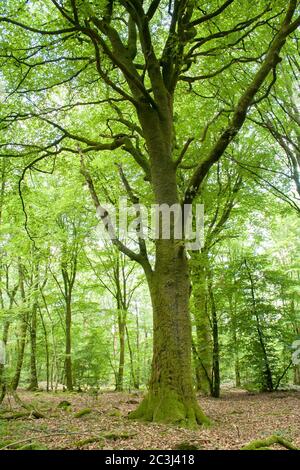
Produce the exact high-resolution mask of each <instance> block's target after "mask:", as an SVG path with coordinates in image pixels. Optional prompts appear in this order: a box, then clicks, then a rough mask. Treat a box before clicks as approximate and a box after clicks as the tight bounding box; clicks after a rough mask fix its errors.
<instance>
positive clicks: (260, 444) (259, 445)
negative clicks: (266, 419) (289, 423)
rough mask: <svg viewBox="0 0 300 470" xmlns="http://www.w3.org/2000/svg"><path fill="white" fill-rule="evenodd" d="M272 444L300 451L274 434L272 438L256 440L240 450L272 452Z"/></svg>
mask: <svg viewBox="0 0 300 470" xmlns="http://www.w3.org/2000/svg"><path fill="white" fill-rule="evenodd" d="M273 444H280V445H281V446H282V447H285V448H286V449H288V450H300V449H298V448H297V447H295V446H294V445H293V444H292V443H291V442H290V441H287V440H286V439H284V438H283V437H281V436H277V435H276V434H274V435H273V436H270V437H267V438H266V439H258V440H255V441H252V442H249V444H247V445H245V446H244V447H242V449H241V450H272V449H270V446H272V445H273Z"/></svg>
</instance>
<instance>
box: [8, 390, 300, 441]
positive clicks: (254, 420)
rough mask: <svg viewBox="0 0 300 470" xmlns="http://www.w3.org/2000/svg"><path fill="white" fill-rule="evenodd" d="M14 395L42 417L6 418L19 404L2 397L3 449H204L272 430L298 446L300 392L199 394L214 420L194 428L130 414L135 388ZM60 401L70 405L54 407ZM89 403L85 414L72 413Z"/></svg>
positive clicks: (137, 398) (135, 401)
mask: <svg viewBox="0 0 300 470" xmlns="http://www.w3.org/2000/svg"><path fill="white" fill-rule="evenodd" d="M18 395H19V397H20V398H21V400H22V401H23V402H24V403H26V404H31V405H33V406H34V407H35V408H36V409H38V410H39V411H40V412H41V413H42V414H43V415H45V417H44V418H40V419H35V418H34V417H33V416H31V415H29V416H25V417H21V418H19V419H7V417H10V416H13V414H12V411H11V409H13V411H14V412H15V411H20V410H21V408H20V406H19V405H18V404H16V403H15V400H14V399H13V398H12V397H9V401H8V400H7V399H6V401H5V410H4V411H5V412H4V413H3V406H2V413H1V414H0V448H1V449H3V448H20V447H22V446H24V445H25V448H26V446H37V447H36V448H45V449H107V450H108V449H118V450H124V449H130V450H132V449H134V450H142V449H149V450H155V449H159V450H170V449H178V448H180V446H181V447H182V446H183V448H185V445H186V444H185V443H188V444H189V445H192V446H196V447H197V448H198V449H207V450H214V449H240V448H241V447H242V446H243V445H245V444H247V443H249V442H250V441H252V440H254V439H260V438H264V437H268V436H270V435H272V434H278V435H280V436H281V437H284V438H285V439H288V440H290V441H291V442H293V444H294V445H295V446H297V447H300V392H275V393H272V394H270V393H269V394H267V393H266V394H250V393H247V392H244V391H241V390H240V391H226V392H224V393H223V395H222V397H221V398H220V399H214V398H208V397H199V402H200V404H201V406H202V408H203V410H204V411H205V413H206V414H207V415H208V416H209V417H210V419H211V420H212V423H213V424H212V426H211V427H210V428H200V427H199V429H196V430H188V429H182V428H179V427H173V426H165V425H157V424H153V423H148V424H145V423H140V422H136V421H132V420H129V419H128V418H127V415H128V413H129V411H131V410H133V409H134V408H135V407H136V406H137V405H138V403H139V401H140V400H141V399H142V394H138V393H134V394H128V393H116V392H105V393H101V394H99V395H98V396H97V397H96V396H92V395H89V394H88V393H85V394H84V393H63V392H59V393H54V392H53V393H52V392H51V393H46V392H35V393H33V392H25V391H20V392H18ZM62 401H68V402H69V403H70V404H71V405H69V406H66V407H63V408H60V407H58V405H59V404H60V403H61V402H62ZM87 408H88V410H87V412H86V414H83V415H82V416H81V417H78V416H76V413H78V412H80V411H81V410H84V409H87ZM23 411H24V410H23ZM91 441H93V442H91ZM16 442H18V443H17V444H16ZM183 443H184V444H183ZM33 448H35V447H33Z"/></svg>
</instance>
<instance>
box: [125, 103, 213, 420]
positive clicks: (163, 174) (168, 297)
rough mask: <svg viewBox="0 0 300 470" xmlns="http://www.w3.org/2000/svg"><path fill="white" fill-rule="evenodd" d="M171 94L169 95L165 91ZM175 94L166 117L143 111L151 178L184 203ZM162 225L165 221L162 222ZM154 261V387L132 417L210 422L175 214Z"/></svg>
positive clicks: (160, 192) (162, 199)
mask: <svg viewBox="0 0 300 470" xmlns="http://www.w3.org/2000/svg"><path fill="white" fill-rule="evenodd" d="M164 99H166V95H165V96H164ZM172 107H173V105H172V98H171V97H169V99H167V100H166V101H165V107H163V109H162V110H163V113H162V114H163V116H164V119H161V118H158V117H157V113H156V112H154V111H151V112H149V110H148V111H147V112H146V111H144V113H142V114H141V115H140V122H141V125H142V127H143V130H144V134H145V139H146V142H147V146H148V151H149V154H150V158H151V183H152V188H153V193H154V195H155V202H156V204H158V205H162V204H166V205H168V207H169V208H170V207H172V206H173V205H175V204H179V196H178V192H177V182H176V166H175V164H174V160H173V158H172V157H173V139H174V135H173V112H172ZM160 228H161V227H160ZM158 234H159V235H158V239H157V240H156V246H155V251H156V253H155V260H156V261H155V266H154V270H153V271H151V272H149V270H148V269H147V266H146V270H145V273H146V277H147V280H148V284H149V289H150V295H151V301H152V307H153V359H152V371H151V378H150V382H149V391H148V395H147V396H146V398H145V399H144V400H143V402H142V403H141V405H140V406H139V407H138V409H137V410H136V411H135V412H133V413H132V414H131V417H133V418H142V419H145V420H147V421H156V422H172V423H180V424H184V425H188V426H189V425H196V424H197V423H199V424H203V423H207V422H208V419H207V418H206V417H205V415H204V414H203V412H202V410H201V409H200V407H199V405H198V403H197V400H196V396H195V391H194V387H193V378H192V367H191V347H192V338H191V320H190V312H189V299H190V292H191V283H190V276H189V267H188V262H187V256H186V251H185V244H184V236H183V237H182V238H181V239H176V237H175V231H174V220H173V222H172V221H171V219H170V237H169V239H163V237H162V234H161V231H160V230H159V231H158Z"/></svg>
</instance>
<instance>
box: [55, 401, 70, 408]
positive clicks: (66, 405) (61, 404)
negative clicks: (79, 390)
mask: <svg viewBox="0 0 300 470" xmlns="http://www.w3.org/2000/svg"><path fill="white" fill-rule="evenodd" d="M71 406H72V403H70V402H69V401H68V400H62V401H61V402H59V404H58V405H57V408H60V409H62V410H69V409H70V408H71Z"/></svg>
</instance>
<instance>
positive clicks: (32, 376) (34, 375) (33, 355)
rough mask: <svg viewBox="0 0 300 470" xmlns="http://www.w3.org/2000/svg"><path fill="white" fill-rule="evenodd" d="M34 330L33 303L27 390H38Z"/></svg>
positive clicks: (35, 312)
mask: <svg viewBox="0 0 300 470" xmlns="http://www.w3.org/2000/svg"><path fill="white" fill-rule="evenodd" d="M36 329H37V304H36V302H35V303H34V305H33V307H32V312H31V325H30V349H31V350H30V385H29V387H28V390H37V389H38V388H39V385H38V380H37V370H36Z"/></svg>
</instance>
